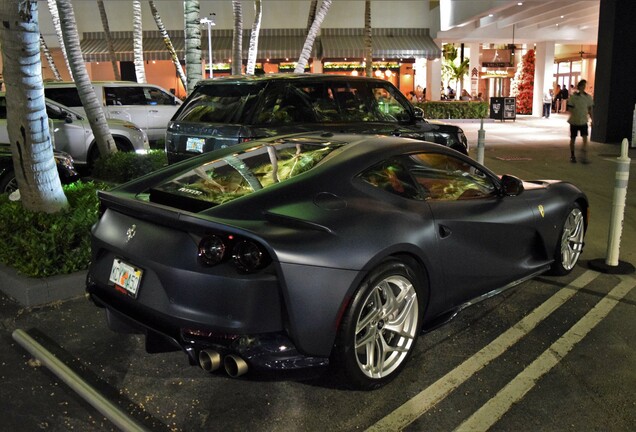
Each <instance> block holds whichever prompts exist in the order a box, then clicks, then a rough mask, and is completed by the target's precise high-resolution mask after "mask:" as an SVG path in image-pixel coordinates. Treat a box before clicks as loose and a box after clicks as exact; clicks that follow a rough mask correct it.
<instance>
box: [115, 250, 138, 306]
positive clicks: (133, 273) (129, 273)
mask: <svg viewBox="0 0 636 432" xmlns="http://www.w3.org/2000/svg"><path fill="white" fill-rule="evenodd" d="M142 274H143V270H141V269H140V268H137V267H135V266H133V265H130V264H128V263H127V262H125V261H122V260H120V259H119V258H115V259H114V260H113V267H112V268H111V270H110V278H109V280H110V281H111V282H112V283H114V284H115V288H118V289H119V290H121V289H123V290H124V293H127V294H128V295H130V296H131V297H133V298H137V293H138V292H139V284H140V283H141V276H142Z"/></svg>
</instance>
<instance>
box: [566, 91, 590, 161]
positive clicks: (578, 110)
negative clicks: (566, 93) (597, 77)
mask: <svg viewBox="0 0 636 432" xmlns="http://www.w3.org/2000/svg"><path fill="white" fill-rule="evenodd" d="M586 86H587V81H586V80H581V81H579V83H578V85H577V86H576V88H577V90H578V91H577V92H576V93H574V94H572V95H570V98H569V100H568V105H567V109H568V111H569V112H570V118H569V119H568V123H570V162H576V156H575V154H574V141H575V140H576V135H577V134H578V133H580V134H581V139H582V140H583V147H582V148H581V162H583V163H589V160H588V158H587V135H588V127H587V123H588V118H589V120H591V119H592V107H593V106H594V101H593V100H592V96H590V95H589V94H587V93H586V92H585V87H586Z"/></svg>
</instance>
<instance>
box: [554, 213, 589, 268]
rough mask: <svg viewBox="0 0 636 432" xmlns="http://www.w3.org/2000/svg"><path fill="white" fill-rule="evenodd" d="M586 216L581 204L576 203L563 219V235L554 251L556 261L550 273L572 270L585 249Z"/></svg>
mask: <svg viewBox="0 0 636 432" xmlns="http://www.w3.org/2000/svg"><path fill="white" fill-rule="evenodd" d="M584 237H585V217H584V215H583V212H582V211H581V206H579V205H578V204H574V205H573V206H572V207H571V208H570V211H569V212H568V215H567V217H566V218H565V220H564V221H563V227H562V228H561V235H560V236H559V241H558V243H557V245H556V248H555V252H554V263H552V267H551V268H550V273H551V274H553V275H556V276H563V275H566V274H568V273H570V272H571V271H572V269H573V268H574V267H575V266H576V263H577V262H578V260H579V257H580V256H581V252H582V251H583V238H584Z"/></svg>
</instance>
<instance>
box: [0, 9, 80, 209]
mask: <svg viewBox="0 0 636 432" xmlns="http://www.w3.org/2000/svg"><path fill="white" fill-rule="evenodd" d="M1 12H2V17H1V19H2V21H3V23H4V25H3V26H2V28H1V30H0V38H1V41H0V42H1V43H2V63H3V66H4V70H3V72H4V80H5V84H6V87H7V90H6V102H7V129H8V133H9V141H10V142H11V153H12V155H13V166H14V168H15V174H16V179H17V181H18V185H19V186H20V196H21V200H22V205H23V207H24V208H25V209H28V210H31V211H36V212H46V213H55V212H58V211H60V210H62V209H64V208H65V207H67V206H68V201H67V200H66V196H65V195H64V191H63V190H62V184H61V183H60V178H59V176H58V174H57V169H56V167H55V160H54V159H53V145H52V143H51V134H50V131H49V122H48V118H47V115H46V105H45V103H44V85H43V84H42V64H41V62H40V26H39V22H38V9H37V2H15V1H11V0H5V1H3V2H2V10H1Z"/></svg>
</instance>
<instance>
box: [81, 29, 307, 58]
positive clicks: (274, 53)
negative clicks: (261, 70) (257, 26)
mask: <svg viewBox="0 0 636 432" xmlns="http://www.w3.org/2000/svg"><path fill="white" fill-rule="evenodd" d="M250 33H251V30H244V31H243V47H242V48H243V50H242V51H243V58H244V59H247V55H248V50H249V43H250ZM169 34H170V40H171V42H172V45H173V46H174V48H175V51H176V52H177V56H178V57H179V59H181V60H183V59H184V58H185V38H184V35H183V33H182V32H177V31H170V32H169ZM83 36H84V37H83V39H82V41H81V42H80V46H81V49H82V54H83V56H84V61H86V62H98V61H103V62H106V61H110V54H109V53H108V44H107V43H106V39H105V38H104V33H102V32H89V33H84V35H83ZM111 36H112V39H113V45H114V49H115V52H116V55H117V60H119V61H133V59H134V57H133V33H132V32H129V31H125V32H111ZM211 36H212V37H211V40H212V56H213V57H214V61H215V62H217V63H224V62H227V61H228V60H229V59H230V58H231V56H232V30H212V32H211ZM304 43H305V31H304V30H303V29H262V30H261V31H260V34H259V39H258V54H257V58H258V59H259V60H265V59H270V60H285V61H287V59H289V60H290V61H295V60H298V57H300V52H301V51H302V48H303V45H304ZM318 47H319V41H316V42H315V43H314V50H313V55H312V56H313V57H315V56H316V55H317V52H318ZM143 50H144V60H171V57H170V54H169V53H168V50H167V49H166V45H165V42H164V40H163V38H162V37H161V34H160V33H159V32H158V31H144V32H143ZM201 56H202V58H203V59H204V61H207V56H208V34H207V30H203V31H202V32H201Z"/></svg>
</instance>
